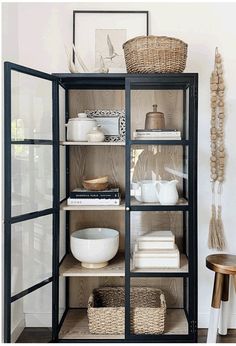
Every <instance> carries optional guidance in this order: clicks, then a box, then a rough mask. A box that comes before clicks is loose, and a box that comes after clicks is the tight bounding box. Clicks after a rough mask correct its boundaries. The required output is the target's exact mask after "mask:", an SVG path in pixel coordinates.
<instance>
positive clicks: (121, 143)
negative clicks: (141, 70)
mask: <svg viewBox="0 0 236 346" xmlns="http://www.w3.org/2000/svg"><path fill="white" fill-rule="evenodd" d="M60 144H61V145H96V146H97V145H98V146H125V142H69V141H68V142H67V141H65V142H63V141H61V142H60Z"/></svg>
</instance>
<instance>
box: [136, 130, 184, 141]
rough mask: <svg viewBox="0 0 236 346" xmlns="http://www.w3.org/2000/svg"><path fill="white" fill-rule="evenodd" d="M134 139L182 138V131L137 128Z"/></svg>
mask: <svg viewBox="0 0 236 346" xmlns="http://www.w3.org/2000/svg"><path fill="white" fill-rule="evenodd" d="M134 139H141V140H163V141H166V140H181V132H180V131H178V130H172V129H164V130H145V129H137V130H136V131H134Z"/></svg>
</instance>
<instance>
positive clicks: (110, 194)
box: [70, 191, 120, 199]
mask: <svg viewBox="0 0 236 346" xmlns="http://www.w3.org/2000/svg"><path fill="white" fill-rule="evenodd" d="M119 197H120V194H119V192H89V191H88V192H76V191H74V192H73V191H72V192H70V198H87V199H88V198H98V199H101V198H104V199H107V198H119Z"/></svg>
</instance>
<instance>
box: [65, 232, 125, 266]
mask: <svg viewBox="0 0 236 346" xmlns="http://www.w3.org/2000/svg"><path fill="white" fill-rule="evenodd" d="M70 247H71V252H72V254H73V256H74V257H75V258H76V259H77V260H79V261H81V265H82V266H83V267H85V268H103V267H105V266H106V265H107V264H108V261H109V260H111V259H112V258H113V257H114V256H115V255H116V253H117V251H118V248H119V232H118V231H116V230H115V229H111V228H84V229H81V230H78V231H75V232H73V233H72V234H71V236H70Z"/></svg>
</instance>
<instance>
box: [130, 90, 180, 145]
mask: <svg viewBox="0 0 236 346" xmlns="http://www.w3.org/2000/svg"><path fill="white" fill-rule="evenodd" d="M154 88H155V87H153V89H152V90H150V89H149V90H131V138H132V139H139V138H136V136H137V133H136V130H138V129H139V130H144V129H151V128H152V129H153V128H156V129H169V130H177V131H180V135H181V139H187V138H186V137H185V99H184V92H183V90H155V89H154ZM153 105H157V109H156V110H155V108H154V107H153ZM154 111H155V112H160V113H162V114H160V113H159V114H158V115H155V117H153V115H151V114H149V115H148V116H146V114H147V113H150V112H154ZM139 135H140V134H139ZM141 139H144V138H141Z"/></svg>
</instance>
